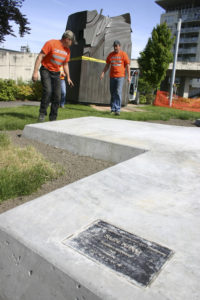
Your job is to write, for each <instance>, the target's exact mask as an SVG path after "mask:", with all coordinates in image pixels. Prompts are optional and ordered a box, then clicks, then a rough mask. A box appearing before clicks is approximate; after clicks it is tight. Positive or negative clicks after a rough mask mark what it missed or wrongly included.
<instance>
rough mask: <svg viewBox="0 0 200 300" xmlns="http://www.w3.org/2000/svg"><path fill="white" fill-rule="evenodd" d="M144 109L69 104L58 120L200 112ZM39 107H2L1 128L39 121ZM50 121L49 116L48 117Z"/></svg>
mask: <svg viewBox="0 0 200 300" xmlns="http://www.w3.org/2000/svg"><path fill="white" fill-rule="evenodd" d="M142 110H143V111H138V112H135V111H134V112H121V114H120V116H117V117H116V116H115V115H111V114H110V112H109V111H98V110H96V109H94V108H92V107H91V106H90V105H81V104H67V105H66V106H65V109H59V111H58V120H63V119H71V118H80V117H87V116H94V117H103V118H115V119H116V118H118V119H124V120H132V121H151V120H163V121H167V120H169V119H182V120H196V119H199V118H200V113H197V112H189V111H183V110H179V109H173V108H165V107H158V106H152V105H147V106H143V107H142ZM38 114H39V108H38V107H36V106H20V107H9V108H0V130H17V129H21V130H23V128H24V126H25V125H26V124H33V123H37V119H38ZM46 121H48V117H46Z"/></svg>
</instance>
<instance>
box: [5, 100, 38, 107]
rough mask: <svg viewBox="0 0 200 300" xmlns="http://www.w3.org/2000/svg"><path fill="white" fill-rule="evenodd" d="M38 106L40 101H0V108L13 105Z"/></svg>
mask: <svg viewBox="0 0 200 300" xmlns="http://www.w3.org/2000/svg"><path fill="white" fill-rule="evenodd" d="M26 105H28V106H30V105H31V106H33V105H34V106H39V105H40V101H20V100H19V101H0V108H3V107H15V106H26Z"/></svg>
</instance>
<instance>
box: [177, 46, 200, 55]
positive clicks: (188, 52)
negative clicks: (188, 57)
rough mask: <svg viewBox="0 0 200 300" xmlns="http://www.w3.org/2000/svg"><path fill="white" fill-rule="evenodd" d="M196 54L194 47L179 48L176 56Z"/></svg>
mask: <svg viewBox="0 0 200 300" xmlns="http://www.w3.org/2000/svg"><path fill="white" fill-rule="evenodd" d="M196 52H197V48H196V47H193V48H188V49H184V48H179V50H178V54H196Z"/></svg>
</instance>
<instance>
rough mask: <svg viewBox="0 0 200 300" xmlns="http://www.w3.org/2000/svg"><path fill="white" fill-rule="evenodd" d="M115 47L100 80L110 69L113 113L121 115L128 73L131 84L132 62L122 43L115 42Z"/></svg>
mask: <svg viewBox="0 0 200 300" xmlns="http://www.w3.org/2000/svg"><path fill="white" fill-rule="evenodd" d="M113 47H114V51H113V52H111V53H110V54H109V55H108V57H107V59H106V65H105V67H104V69H103V72H102V73H101V76H100V79H101V80H102V79H103V78H104V74H105V73H106V72H107V70H108V69H109V68H110V93H111V101H110V106H111V113H115V115H120V109H121V103H122V88H123V82H124V77H125V72H126V71H127V74H128V82H129V83H130V81H131V76H130V61H129V58H128V55H127V54H126V52H124V51H122V50H121V48H120V47H121V43H120V41H117V40H116V41H114V43H113Z"/></svg>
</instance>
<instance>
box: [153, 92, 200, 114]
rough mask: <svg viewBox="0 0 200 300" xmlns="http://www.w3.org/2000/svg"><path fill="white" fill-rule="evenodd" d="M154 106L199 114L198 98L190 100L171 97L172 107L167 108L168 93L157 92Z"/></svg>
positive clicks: (199, 99)
mask: <svg viewBox="0 0 200 300" xmlns="http://www.w3.org/2000/svg"><path fill="white" fill-rule="evenodd" d="M154 105H156V106H164V107H172V108H177V109H182V110H189V111H196V112H200V98H198V99H190V98H182V97H179V96H176V95H173V98H172V106H169V93H167V92H162V91H157V94H156V99H155V101H154Z"/></svg>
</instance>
